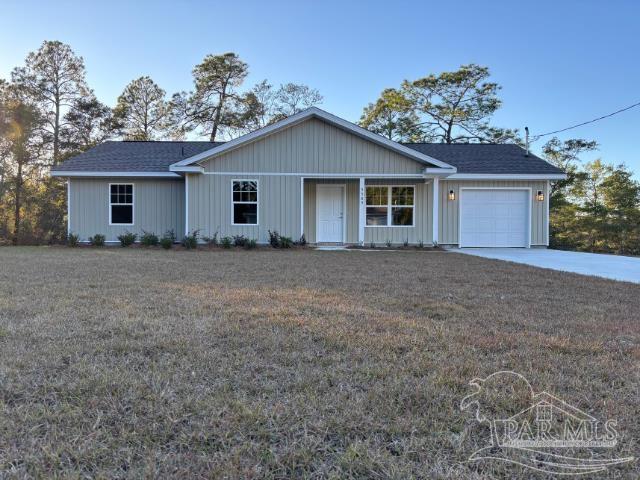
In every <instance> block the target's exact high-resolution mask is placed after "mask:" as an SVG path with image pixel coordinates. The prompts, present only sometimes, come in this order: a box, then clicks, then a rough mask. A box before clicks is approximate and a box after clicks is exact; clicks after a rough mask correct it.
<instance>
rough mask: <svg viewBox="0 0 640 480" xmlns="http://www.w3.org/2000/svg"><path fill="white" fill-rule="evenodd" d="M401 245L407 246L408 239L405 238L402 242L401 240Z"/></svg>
mask: <svg viewBox="0 0 640 480" xmlns="http://www.w3.org/2000/svg"><path fill="white" fill-rule="evenodd" d="M402 245H404V246H405V247H408V246H409V239H408V238H407V239H406V240H405V241H404V242H402Z"/></svg>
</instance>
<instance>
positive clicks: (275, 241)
mask: <svg viewBox="0 0 640 480" xmlns="http://www.w3.org/2000/svg"><path fill="white" fill-rule="evenodd" d="M268 232H269V244H270V245H271V246H272V247H273V248H280V234H279V233H278V231H277V230H274V231H273V232H272V231H271V230H269V231H268Z"/></svg>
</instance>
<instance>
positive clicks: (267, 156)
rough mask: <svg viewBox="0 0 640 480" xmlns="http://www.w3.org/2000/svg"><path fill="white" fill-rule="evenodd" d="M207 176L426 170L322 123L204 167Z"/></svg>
mask: <svg viewBox="0 0 640 480" xmlns="http://www.w3.org/2000/svg"><path fill="white" fill-rule="evenodd" d="M200 163H201V165H202V166H203V167H204V170H205V174H206V173H214V172H253V173H258V172H259V173H300V174H313V173H317V174H349V173H355V174H358V173H376V174H420V173H422V171H423V170H424V168H425V167H426V165H424V164H422V163H420V162H417V161H415V160H412V159H410V158H407V157H405V156H403V155H400V154H398V153H396V152H393V151H391V150H389V149H387V148H384V147H382V146H380V145H377V144H375V143H373V142H371V141H368V140H364V139H362V138H360V137H358V136H357V135H354V134H353V133H348V132H345V131H344V130H341V129H340V128H337V127H334V126H333V125H330V124H328V123H326V122H323V121H321V120H318V119H309V120H306V121H304V122H302V123H299V124H296V125H293V126H291V127H289V128H287V129H285V130H282V131H279V132H276V133H274V134H272V135H269V136H266V137H264V138H261V139H259V140H256V141H254V142H252V143H249V144H246V145H243V146H241V147H238V148H236V149H235V150H231V151H229V152H227V153H223V154H221V155H220V156H217V157H214V158H212V159H210V160H204V161H202V162H200Z"/></svg>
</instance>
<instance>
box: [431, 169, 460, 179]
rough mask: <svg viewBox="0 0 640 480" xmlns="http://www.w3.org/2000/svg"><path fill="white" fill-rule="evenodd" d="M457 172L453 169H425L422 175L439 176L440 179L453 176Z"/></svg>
mask: <svg viewBox="0 0 640 480" xmlns="http://www.w3.org/2000/svg"><path fill="white" fill-rule="evenodd" d="M457 171H458V170H457V169H456V168H455V167H451V168H425V169H424V174H425V175H429V176H441V177H450V176H451V175H453V174H455V173H456V172H457Z"/></svg>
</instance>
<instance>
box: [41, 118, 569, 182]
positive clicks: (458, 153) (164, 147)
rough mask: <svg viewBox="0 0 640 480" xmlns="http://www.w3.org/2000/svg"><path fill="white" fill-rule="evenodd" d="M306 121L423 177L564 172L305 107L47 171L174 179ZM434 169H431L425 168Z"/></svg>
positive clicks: (108, 149) (514, 149)
mask: <svg viewBox="0 0 640 480" xmlns="http://www.w3.org/2000/svg"><path fill="white" fill-rule="evenodd" d="M308 118H322V119H324V120H325V121H327V122H328V123H331V124H333V125H336V126H338V127H340V128H343V129H346V130H348V131H350V132H352V133H354V134H355V135H358V136H360V137H362V138H366V139H368V140H371V141H372V142H374V143H377V144H379V145H383V146H385V147H386V148H389V149H391V150H393V151H396V152H399V153H401V154H402V155H404V156H407V157H409V158H412V159H414V160H416V161H418V162H420V163H422V164H424V165H425V167H426V168H425V171H426V172H427V173H440V174H442V173H444V174H445V175H451V174H453V175H451V177H450V178H452V179H455V178H465V177H466V178H505V177H507V176H516V177H518V178H523V176H526V177H527V178H529V177H531V178H549V179H551V178H564V177H565V175H564V172H563V171H562V170H560V169H559V168H557V167H555V166H553V165H551V164H549V163H548V162H546V161H545V160H543V159H541V158H539V157H537V156H535V155H533V154H531V153H530V154H529V155H526V152H525V150H524V149H523V148H522V147H520V146H518V145H513V144H478V143H470V144H444V143H404V144H401V143H397V142H393V141H391V140H389V139H387V138H385V137H382V136H380V135H377V134H375V133H371V132H369V131H368V130H365V129H363V128H361V127H359V126H357V125H355V124H353V123H350V122H347V121H346V120H342V119H341V118H339V117H336V116H335V115H331V114H330V113H327V112H325V111H323V110H320V109H319V108H315V107H313V108H310V109H307V110H305V111H303V112H300V113H299V114H297V115H293V116H291V117H289V118H287V119H285V120H282V121H281V122H278V123H275V124H273V125H270V126H268V127H265V128H262V129H260V130H257V131H255V132H252V133H249V134H247V135H243V136H242V137H239V138H237V139H235V140H231V141H230V142H203V141H187V142H183V141H107V142H104V143H102V144H100V145H97V146H96V147H93V148H91V149H89V150H87V151H86V152H84V153H81V154H80V155H78V156H76V157H73V158H70V159H68V160H66V161H65V162H63V163H62V164H60V165H56V166H55V167H54V168H53V169H52V170H51V174H52V175H53V176H61V177H73V176H87V177H96V176H104V177H109V176H149V177H176V178H177V177H179V176H180V173H178V172H180V170H181V169H182V170H184V171H188V170H191V169H194V168H196V169H199V167H193V166H190V165H192V164H194V163H197V162H198V161H201V160H204V159H207V158H211V157H213V156H216V155H218V154H220V153H223V152H226V151H229V150H231V149H233V148H236V147H238V146H240V145H243V144H245V143H247V142H251V141H255V140H256V139H258V138H260V137H262V136H264V135H269V134H271V133H275V132H276V131H279V130H281V129H284V128H287V127H289V126H292V125H294V124H297V123H300V122H302V121H304V120H306V119H308ZM433 166H436V168H429V167H433Z"/></svg>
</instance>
